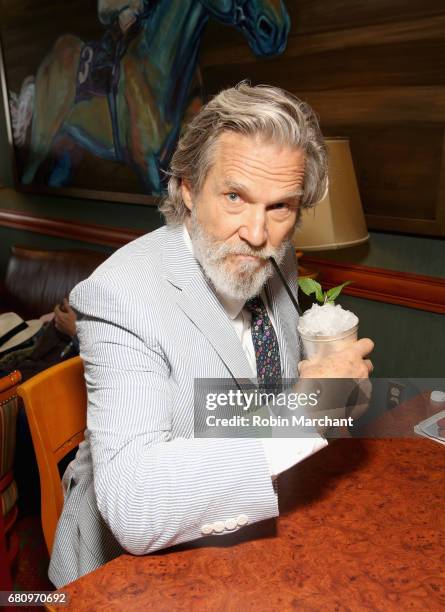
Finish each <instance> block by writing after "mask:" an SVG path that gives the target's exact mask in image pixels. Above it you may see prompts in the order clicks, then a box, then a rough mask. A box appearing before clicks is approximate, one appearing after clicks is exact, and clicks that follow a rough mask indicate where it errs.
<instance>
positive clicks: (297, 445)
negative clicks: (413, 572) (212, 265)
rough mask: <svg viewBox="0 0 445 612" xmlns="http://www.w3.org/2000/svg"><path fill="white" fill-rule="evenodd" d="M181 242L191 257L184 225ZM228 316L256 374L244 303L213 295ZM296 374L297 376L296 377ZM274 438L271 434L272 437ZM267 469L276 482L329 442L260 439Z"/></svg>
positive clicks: (220, 294) (220, 293) (313, 439)
mask: <svg viewBox="0 0 445 612" xmlns="http://www.w3.org/2000/svg"><path fill="white" fill-rule="evenodd" d="M183 227H184V241H185V244H186V245H187V247H188V249H189V250H190V252H191V253H192V255H194V250H193V243H192V241H191V238H190V235H189V233H188V230H187V228H186V226H185V225H184V226H183ZM215 293H216V296H217V297H218V299H219V301H220V302H221V304H222V306H223V307H224V310H225V311H226V313H227V316H228V317H229V319H230V320H231V323H232V325H233V328H234V330H235V332H236V334H237V336H238V338H239V339H240V342H241V345H242V347H243V349H244V352H245V354H246V357H247V361H248V362H249V365H250V367H251V368H252V371H253V372H254V373H255V376H256V374H257V369H256V357H255V350H254V347H253V341H252V334H251V323H252V313H251V312H250V311H249V310H248V309H247V308H244V305H245V300H242V299H241V300H239V299H235V298H233V297H231V296H228V295H227V294H224V293H222V292H220V291H215ZM261 298H262V300H263V302H264V305H265V306H266V309H267V312H268V314H269V317H270V320H271V322H272V325H273V326H274V327H276V325H275V321H274V317H273V314H272V311H271V309H270V305H269V302H268V299H267V295H266V292H265V291H264V289H263V291H262V292H261ZM295 374H297V373H295ZM272 435H273V433H272ZM261 441H262V443H263V446H264V452H265V454H266V459H267V463H268V465H269V469H270V474H271V477H272V478H273V479H275V478H276V477H277V476H278V475H279V474H281V472H284V471H285V470H288V469H289V468H290V467H292V466H293V465H295V464H297V463H299V462H300V461H303V459H305V458H306V457H309V456H310V455H313V454H314V453H316V452H317V451H319V450H321V449H322V448H324V447H325V446H327V444H328V442H327V440H326V439H324V438H322V437H321V436H319V435H318V434H317V435H316V436H314V437H311V438H280V437H272V438H261Z"/></svg>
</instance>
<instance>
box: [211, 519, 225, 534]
mask: <svg viewBox="0 0 445 612" xmlns="http://www.w3.org/2000/svg"><path fill="white" fill-rule="evenodd" d="M224 529H225V527H224V522H223V521H216V522H215V523H213V531H215V532H216V533H222V532H223V531H224Z"/></svg>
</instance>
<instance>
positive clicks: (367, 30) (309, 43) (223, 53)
mask: <svg viewBox="0 0 445 612" xmlns="http://www.w3.org/2000/svg"><path fill="white" fill-rule="evenodd" d="M207 31H208V32H209V39H208V40H207V39H205V43H204V45H203V52H202V55H201V61H200V65H201V67H202V68H208V67H209V66H228V65H229V64H239V63H240V62H242V63H243V64H254V63H256V62H258V58H256V57H255V56H254V55H253V54H252V53H251V52H250V51H249V48H248V46H247V44H246V41H245V39H243V38H242V37H241V36H240V37H239V40H238V37H237V38H235V39H234V40H232V41H231V42H230V44H229V43H228V41H227V40H226V39H221V40H220V42H219V44H218V45H215V39H214V33H213V28H212V26H210V27H209V28H208V30H207ZM218 32H221V28H219V30H218ZM231 32H232V30H231ZM444 32H445V15H434V16H432V17H425V18H421V19H418V20H412V19H409V20H407V21H395V22H389V23H383V24H380V23H379V24H376V25H369V24H368V25H366V26H362V27H353V28H349V29H345V30H335V31H332V32H329V31H327V32H320V33H315V34H304V33H301V32H299V33H298V32H296V31H295V29H294V28H292V30H291V33H290V36H289V39H288V43H287V48H286V52H285V54H284V57H286V58H289V59H290V58H296V57H301V56H307V55H312V54H315V53H323V52H326V51H335V50H338V49H347V48H356V47H373V46H376V47H379V46H380V45H387V44H392V43H403V42H408V43H410V44H411V45H412V44H413V43H416V42H418V41H422V40H439V41H440V40H442V38H443V33H444ZM206 36H207V34H206ZM224 43H225V44H224ZM282 57H283V56H282Z"/></svg>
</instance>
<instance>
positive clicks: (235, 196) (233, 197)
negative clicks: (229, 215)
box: [226, 191, 239, 202]
mask: <svg viewBox="0 0 445 612" xmlns="http://www.w3.org/2000/svg"><path fill="white" fill-rule="evenodd" d="M226 197H227V198H228V199H229V200H230V201H231V202H237V201H238V200H239V195H238V194H237V193H235V192H234V191H231V192H230V193H228V194H226Z"/></svg>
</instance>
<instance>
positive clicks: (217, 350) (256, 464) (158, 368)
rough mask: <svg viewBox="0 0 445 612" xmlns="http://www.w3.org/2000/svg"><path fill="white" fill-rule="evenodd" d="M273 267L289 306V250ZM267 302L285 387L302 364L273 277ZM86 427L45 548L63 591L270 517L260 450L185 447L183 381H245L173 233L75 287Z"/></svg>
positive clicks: (241, 445)
mask: <svg viewBox="0 0 445 612" xmlns="http://www.w3.org/2000/svg"><path fill="white" fill-rule="evenodd" d="M281 269H282V271H283V273H284V275H285V277H286V278H287V281H288V283H289V285H290V286H291V288H292V291H293V292H294V294H295V296H296V294H297V286H296V274H297V272H296V262H295V257H294V254H293V252H292V251H291V250H289V252H288V253H287V254H286V257H285V260H284V262H283V264H282V266H281ZM266 291H267V292H268V296H269V300H270V304H271V308H272V310H273V314H274V319H275V323H276V327H277V329H276V331H277V336H278V342H279V346H280V355H281V366H282V374H283V377H294V376H296V372H297V363H298V360H299V344H298V337H297V331H296V329H297V318H298V315H297V313H296V312H295V309H294V307H293V305H292V303H291V301H290V299H289V297H288V295H287V293H286V291H285V289H284V288H283V285H282V283H281V280H280V279H279V278H278V277H277V276H276V275H274V276H273V277H271V279H269V281H268V283H267V286H266ZM70 303H71V305H72V307H73V308H74V309H75V310H76V312H77V314H78V335H79V339H80V349H81V357H82V359H83V360H84V362H85V378H86V383H87V389H88V418H87V430H86V432H85V440H84V442H82V444H81V446H80V447H79V451H78V453H77V456H76V460H75V464H74V468H73V473H72V480H71V486H70V488H69V492H68V494H67V496H66V499H65V504H64V508H63V511H62V515H61V517H60V520H59V524H58V528H57V533H56V538H55V543H54V547H53V552H52V557H51V564H50V571H49V576H50V578H51V580H52V581H53V583H54V584H55V585H56V586H57V587H60V586H63V585H65V584H66V583H68V582H71V581H72V580H75V579H76V578H78V577H79V576H81V575H83V574H85V573H88V572H90V571H92V570H94V569H96V568H97V567H99V566H100V565H102V564H103V563H105V562H107V561H109V560H111V559H112V558H114V557H116V556H117V555H119V554H121V553H122V552H125V551H127V552H130V553H132V554H135V555H143V554H147V553H151V552H153V551H156V550H159V549H162V548H165V547H168V546H172V545H174V544H179V543H181V542H186V541H190V540H195V539H197V538H200V537H202V536H203V535H208V534H209V533H213V534H215V535H216V534H219V533H227V532H228V531H236V530H238V529H241V528H242V526H243V525H245V524H247V523H254V522H256V521H261V520H264V519H268V518H271V517H274V516H277V515H278V501H277V496H276V492H275V491H274V488H273V485H272V481H271V478H270V472H269V468H268V465H267V462H266V457H265V454H264V450H263V445H262V443H261V441H260V440H259V439H255V438H247V439H241V438H238V439H236V438H233V439H229V438H221V439H205V438H204V439H203V438H194V436H193V421H194V419H193V414H194V379H195V378H198V377H200V378H226V379H227V378H231V379H233V380H234V381H235V382H236V383H238V382H239V381H241V380H243V379H244V380H245V379H252V378H253V377H254V373H253V372H252V370H251V368H250V366H249V364H248V361H247V358H246V356H245V353H244V351H243V348H242V346H241V343H240V341H239V339H238V336H237V335H236V333H235V331H234V329H233V326H232V324H231V321H230V320H229V318H228V316H227V314H226V312H225V311H224V309H223V307H222V305H221V304H220V302H219V300H218V299H217V297H216V296H215V294H214V292H213V291H212V290H211V288H210V286H209V285H208V283H207V281H206V279H205V277H204V275H203V273H202V269H201V267H200V266H199V264H198V262H197V261H196V259H195V258H194V257H193V256H192V254H191V253H190V251H189V250H188V249H187V247H186V245H185V243H184V240H183V236H182V227H181V226H179V227H169V226H166V227H162V228H160V229H158V230H156V231H154V232H152V233H150V234H147V235H145V236H142V237H141V238H139V239H137V240H135V241H134V242H132V243H130V244H128V245H126V246H124V247H123V248H122V249H120V250H118V251H117V252H116V253H114V254H113V255H112V256H111V257H110V258H109V259H108V260H107V261H106V262H105V263H104V264H102V265H101V266H100V267H99V268H98V269H97V270H96V271H95V272H94V273H93V275H92V276H90V278H88V279H87V280H85V281H83V282H81V283H80V284H79V285H77V286H76V287H75V288H74V289H73V291H72V292H71V295H70Z"/></svg>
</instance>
